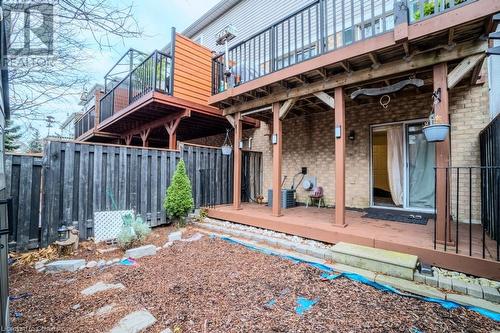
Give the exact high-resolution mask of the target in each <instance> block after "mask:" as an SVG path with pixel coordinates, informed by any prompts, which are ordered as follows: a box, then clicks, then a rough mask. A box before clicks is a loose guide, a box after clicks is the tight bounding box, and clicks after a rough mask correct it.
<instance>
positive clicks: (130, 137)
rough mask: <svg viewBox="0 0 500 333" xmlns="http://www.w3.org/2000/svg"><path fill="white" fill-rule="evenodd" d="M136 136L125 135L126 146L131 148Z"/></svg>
mask: <svg viewBox="0 0 500 333" xmlns="http://www.w3.org/2000/svg"><path fill="white" fill-rule="evenodd" d="M133 137H134V136H133V135H132V134H128V135H125V137H124V139H125V145H127V146H130V144H131V143H132V138H133Z"/></svg>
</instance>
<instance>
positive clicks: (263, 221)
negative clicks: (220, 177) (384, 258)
mask: <svg viewBox="0 0 500 333" xmlns="http://www.w3.org/2000/svg"><path fill="white" fill-rule="evenodd" d="M242 208H243V209H241V210H234V209H233V207H232V206H229V205H227V206H218V207H216V208H214V209H209V210H208V216H209V217H212V218H216V219H221V220H227V221H232V222H237V223H241V224H246V225H250V226H254V227H259V228H265V229H270V230H274V231H279V232H284V233H287V234H290V235H297V236H301V237H305V238H309V239H314V240H319V241H323V242H327V243H333V244H334V243H338V242H349V243H354V244H359V245H365V246H370V247H376V248H381V249H386V250H393V251H399V252H404V253H410V254H415V255H417V256H418V257H419V258H420V260H421V261H422V262H424V263H428V264H433V265H436V266H439V267H443V268H448V269H452V270H457V271H461V272H464V273H468V274H473V275H476V276H483V277H488V278H493V279H496V280H500V262H498V261H496V260H495V259H496V243H495V242H493V241H491V240H490V239H489V238H486V240H487V241H486V249H485V259H482V233H481V227H480V226H479V225H473V226H472V256H469V233H468V228H469V226H468V225H465V224H460V225H459V242H458V244H459V246H458V248H459V251H458V252H459V253H458V254H457V253H455V250H456V247H455V246H454V245H448V246H447V251H446V252H445V251H444V246H443V245H439V244H438V245H437V249H436V250H434V221H432V220H430V221H429V222H428V223H427V225H417V224H408V223H400V222H392V221H386V220H376V219H371V218H363V217H362V216H363V215H364V213H363V212H359V211H353V210H347V211H346V223H347V226H346V227H345V228H342V227H337V226H335V225H334V216H335V209H326V208H316V207H309V208H305V207H303V206H299V207H295V208H290V209H284V210H283V216H280V217H275V216H272V214H271V209H270V208H269V207H266V206H263V205H257V204H243V205H242ZM455 230H456V229H455V226H454V225H453V226H452V233H453V235H455Z"/></svg>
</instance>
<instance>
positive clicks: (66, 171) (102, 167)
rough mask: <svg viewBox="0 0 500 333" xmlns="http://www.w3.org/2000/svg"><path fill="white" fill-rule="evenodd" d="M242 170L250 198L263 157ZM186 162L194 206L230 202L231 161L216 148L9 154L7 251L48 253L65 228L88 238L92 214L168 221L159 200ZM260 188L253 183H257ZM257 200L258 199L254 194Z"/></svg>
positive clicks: (92, 147)
mask: <svg viewBox="0 0 500 333" xmlns="http://www.w3.org/2000/svg"><path fill="white" fill-rule="evenodd" d="M244 154H247V155H251V156H250V157H249V158H247V160H248V162H247V163H246V164H245V165H244V166H243V167H244V168H246V169H245V170H251V172H250V171H247V173H246V175H247V177H248V179H246V180H245V181H246V182H247V183H248V186H249V187H250V190H251V194H252V195H254V196H255V191H256V189H259V190H260V186H257V185H260V184H261V182H262V168H260V167H256V166H255V163H256V161H257V162H258V163H259V165H260V163H261V156H260V155H261V153H259V152H244ZM181 158H182V159H184V161H185V163H186V171H187V173H188V176H189V178H190V180H191V185H192V190H193V198H194V202H195V206H196V207H199V206H200V204H201V203H203V202H208V197H209V196H210V199H211V200H213V204H226V203H231V202H232V193H233V185H232V182H233V179H232V177H233V168H232V164H233V158H232V155H230V156H226V155H223V154H222V152H221V149H219V148H217V147H199V146H194V145H189V144H185V143H183V144H181V145H180V146H179V149H178V150H165V149H151V148H143V147H131V146H118V145H105V144H92V143H81V142H75V141H48V142H46V144H45V148H44V154H43V157H42V156H28V155H22V154H20V155H16V154H13V155H6V174H7V191H8V195H9V196H11V197H12V198H13V208H14V209H13V216H12V221H13V222H12V223H11V224H12V225H10V226H9V229H10V230H11V231H10V235H9V241H10V244H11V247H13V248H15V249H16V250H19V251H25V250H28V249H33V248H37V247H45V246H47V245H49V244H51V243H52V242H53V241H55V240H56V238H57V229H58V228H59V227H60V226H61V225H62V224H63V223H64V224H66V225H75V226H76V227H77V228H78V230H79V231H80V238H81V239H87V238H89V237H92V236H93V227H94V221H93V216H94V212H95V211H103V210H126V209H134V210H135V211H136V212H137V213H138V214H140V215H141V216H142V217H143V218H144V219H145V220H146V221H147V222H148V224H149V225H151V226H153V227H154V226H158V225H162V224H165V223H167V222H168V219H167V216H166V213H165V210H164V208H163V200H164V198H165V193H166V189H167V187H168V186H169V185H170V180H171V178H172V176H173V173H174V171H175V168H176V165H177V162H178V161H179V160H180V159H181ZM204 169H211V170H213V172H212V173H211V175H212V176H210V179H206V180H204V181H205V184H207V183H208V184H209V191H210V192H207V191H204V193H202V191H201V179H200V178H201V177H200V170H204ZM254 182H255V183H258V184H257V185H256V184H254ZM259 194H260V193H259Z"/></svg>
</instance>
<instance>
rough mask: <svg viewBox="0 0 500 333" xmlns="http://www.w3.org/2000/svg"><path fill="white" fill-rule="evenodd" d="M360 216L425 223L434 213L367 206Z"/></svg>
mask: <svg viewBox="0 0 500 333" xmlns="http://www.w3.org/2000/svg"><path fill="white" fill-rule="evenodd" d="M365 213H366V214H365V215H363V216H362V217H365V218H369V219H377V220H387V221H393V222H402V223H412V224H421V225H426V224H427V221H429V219H432V218H434V214H425V213H419V212H409V211H400V210H394V209H381V208H367V209H365Z"/></svg>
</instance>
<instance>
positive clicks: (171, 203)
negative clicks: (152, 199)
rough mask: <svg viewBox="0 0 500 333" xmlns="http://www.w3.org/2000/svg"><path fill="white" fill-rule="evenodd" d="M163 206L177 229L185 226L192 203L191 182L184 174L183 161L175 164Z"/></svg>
mask: <svg viewBox="0 0 500 333" xmlns="http://www.w3.org/2000/svg"><path fill="white" fill-rule="evenodd" d="M163 206H164V207H165V210H166V211H167V214H168V216H169V217H170V218H171V219H173V220H175V221H176V223H177V224H178V226H179V227H184V226H185V224H186V221H185V219H186V216H187V214H188V213H189V212H190V211H192V210H193V208H194V201H193V193H192V189H191V181H190V180H189V177H188V175H187V173H186V165H185V164H184V161H183V160H180V161H179V163H178V164H177V168H176V169H175V173H174V176H173V177H172V183H171V184H170V186H169V187H168V188H167V195H166V197H165V201H164V203H163Z"/></svg>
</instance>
